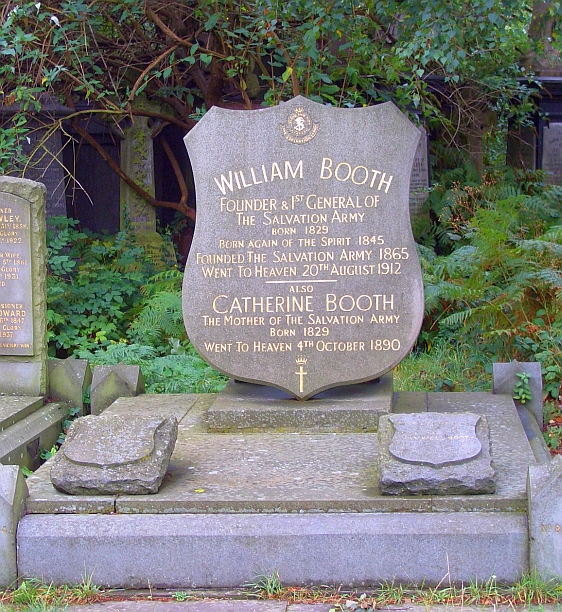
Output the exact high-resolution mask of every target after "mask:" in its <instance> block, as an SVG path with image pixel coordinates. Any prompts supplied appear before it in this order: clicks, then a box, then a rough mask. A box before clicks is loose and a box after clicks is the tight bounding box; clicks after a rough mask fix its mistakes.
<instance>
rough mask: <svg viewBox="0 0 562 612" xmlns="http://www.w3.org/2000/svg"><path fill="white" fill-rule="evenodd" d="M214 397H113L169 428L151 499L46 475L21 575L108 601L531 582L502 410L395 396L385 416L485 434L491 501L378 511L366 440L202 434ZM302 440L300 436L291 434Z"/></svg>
mask: <svg viewBox="0 0 562 612" xmlns="http://www.w3.org/2000/svg"><path fill="white" fill-rule="evenodd" d="M215 401H216V396H213V395H200V396H197V395H168V396H162V395H158V396H156V395H154V396H151V395H144V396H138V397H135V398H120V399H119V400H117V401H116V402H115V403H114V404H113V405H112V406H111V407H110V408H109V409H108V410H107V411H105V413H104V414H127V415H129V416H131V417H134V416H135V415H149V414H161V415H163V416H172V415H173V416H175V417H176V418H177V419H178V421H179V433H178V441H177V443H176V448H175V450H174V454H173V455H172V459H171V462H170V469H169V472H168V475H167V476H166V478H165V481H164V483H163V485H162V487H161V489H160V491H159V493H158V494H156V495H136V496H132V495H129V496H126V495H123V496H111V495H106V496H91V497H89V496H71V495H65V494H63V493H59V492H57V491H56V490H55V489H54V488H53V487H52V485H51V483H50V479H49V469H50V462H48V463H47V464H45V466H43V467H42V468H41V469H40V470H38V471H37V472H36V473H35V474H34V475H33V476H31V477H30V478H29V479H28V481H27V483H28V487H29V490H30V497H29V498H28V500H27V507H26V509H27V515H26V516H24V517H23V519H22V520H21V522H20V525H19V530H18V571H19V574H20V576H22V577H24V576H25V577H39V578H42V579H43V580H45V581H47V582H54V583H72V582H79V581H80V580H81V579H82V577H83V576H84V572H86V573H87V575H88V576H90V575H91V578H92V580H93V582H94V583H97V584H100V585H106V586H111V587H122V588H126V587H136V588H138V587H145V588H146V587H148V585H151V586H152V587H166V588H182V587H185V588H188V587H200V588H205V587H206V588H211V587H212V588H218V587H236V586H241V585H242V584H244V583H248V582H250V581H252V579H253V578H255V576H256V575H257V574H271V573H272V572H274V571H277V572H278V573H279V576H280V578H281V580H282V581H283V582H284V583H286V584H294V585H299V584H310V583H315V584H327V585H339V584H342V585H346V586H361V585H374V584H377V583H379V582H380V581H383V580H393V579H394V580H397V581H400V582H407V583H412V582H415V583H421V582H424V581H425V583H426V584H436V583H439V582H441V581H442V580H443V579H445V580H446V581H449V579H450V580H454V581H464V582H465V583H466V582H467V581H469V580H479V581H482V580H488V579H489V578H490V577H491V576H496V577H497V580H498V581H505V582H514V581H516V580H517V579H519V578H520V577H521V575H522V574H523V573H524V572H526V571H528V570H529V551H528V526H527V515H526V509H527V493H526V477H527V468H528V466H529V465H536V464H537V460H536V458H535V455H534V454H533V450H532V448H531V446H530V444H529V442H528V439H527V436H526V435H525V431H524V429H523V427H522V424H521V420H520V418H519V416H518V414H517V410H516V408H515V406H514V403H513V400H512V399H511V398H510V397H509V396H507V395H493V394H491V393H439V394H434V393H429V394H427V393H400V394H397V395H395V397H394V405H393V410H394V411H397V412H400V411H402V412H404V411H427V410H429V411H435V412H465V411H469V412H474V413H476V414H484V415H485V416H486V417H487V419H488V422H489V425H490V440H491V449H492V459H493V461H494V466H495V469H496V472H497V487H496V492H495V493H494V494H490V495H471V496H461V495H458V496H454V495H453V496H414V497H402V496H397V497H389V496H384V495H381V494H380V491H379V490H378V473H377V454H378V441H377V434H376V433H371V432H364V433H358V432H351V433H350V432H347V433H342V432H340V433H337V432H326V431H319V432H314V431H308V432H301V431H298V430H297V429H295V430H293V431H290V430H287V431H281V432H279V431H276V430H274V431H265V432H264V431H261V432H248V431H242V432H241V431H234V432H229V433H211V432H209V431H208V429H207V425H206V423H207V418H208V411H209V408H210V407H212V406H213V404H214V402H215ZM297 432H298V433H297Z"/></svg>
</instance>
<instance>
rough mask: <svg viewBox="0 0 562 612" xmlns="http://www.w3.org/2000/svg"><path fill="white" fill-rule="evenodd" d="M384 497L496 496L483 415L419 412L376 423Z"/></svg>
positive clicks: (384, 417)
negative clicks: (494, 494)
mask: <svg viewBox="0 0 562 612" xmlns="http://www.w3.org/2000/svg"><path fill="white" fill-rule="evenodd" d="M379 453H380V454H379V469H380V481H379V485H380V490H381V493H382V494H383V495H474V494H483V493H493V492H494V491H495V487H496V485H495V470H494V468H493V466H492V459H491V454H490V433H489V427H488V421H487V419H486V417H485V416H483V415H479V414H473V413H470V412H463V413H437V412H422V413H419V414H392V415H384V416H382V417H381V418H380V420H379Z"/></svg>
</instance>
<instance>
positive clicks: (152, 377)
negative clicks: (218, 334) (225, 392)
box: [78, 342, 228, 393]
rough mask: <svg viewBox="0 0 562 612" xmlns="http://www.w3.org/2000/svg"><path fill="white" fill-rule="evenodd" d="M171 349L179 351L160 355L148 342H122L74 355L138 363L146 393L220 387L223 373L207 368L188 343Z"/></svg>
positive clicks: (112, 362)
mask: <svg viewBox="0 0 562 612" xmlns="http://www.w3.org/2000/svg"><path fill="white" fill-rule="evenodd" d="M174 349H175V351H176V353H178V352H179V353H181V354H169V355H164V356H160V350H159V349H157V348H154V347H152V346H146V345H140V344H126V343H124V342H122V343H118V344H112V345H110V346H108V347H106V348H105V349H99V350H96V351H94V352H89V351H79V352H78V355H79V357H80V358H81V359H88V361H89V362H90V364H92V365H94V366H95V365H116V364H119V363H126V364H129V365H138V366H140V368H141V371H142V373H143V376H144V380H145V386H146V392H147V393H215V392H218V391H220V390H221V389H222V388H223V387H224V385H225V384H226V381H227V380H228V379H227V377H226V376H224V375H222V374H219V373H218V372H217V371H216V370H214V369H213V368H211V366H209V365H208V364H207V363H206V362H205V361H204V360H203V359H202V358H201V357H200V356H199V355H198V354H197V352H196V351H195V349H194V348H193V347H192V346H191V345H190V344H187V346H186V347H182V346H179V345H178V344H175V343H173V347H172V350H174Z"/></svg>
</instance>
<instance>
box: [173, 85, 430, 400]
mask: <svg viewBox="0 0 562 612" xmlns="http://www.w3.org/2000/svg"><path fill="white" fill-rule="evenodd" d="M241 135H243V136H241ZM418 139H419V130H418V129H417V128H416V127H415V126H414V125H413V124H412V123H410V122H409V121H408V120H407V119H406V117H405V116H404V115H403V114H402V113H401V112H400V111H399V110H398V109H397V108H396V107H395V106H394V105H393V104H392V103H390V102H388V103H385V104H381V105H379V106H373V107H368V108H360V109H341V108H335V107H328V106H323V105H321V104H317V103H315V102H312V101H311V100H307V99H305V98H302V97H297V98H295V99H293V100H291V101H289V102H286V103H284V104H282V105H279V106H276V107H272V108H267V109H260V110H255V111H231V110H225V109H222V108H219V107H213V108H212V109H211V110H210V111H209V112H208V113H207V114H206V115H205V116H204V117H203V119H202V120H201V121H200V122H199V123H198V124H197V125H196V126H195V128H193V129H192V130H191V131H190V132H189V134H188V135H187V136H186V137H185V142H186V146H187V148H188V152H189V154H190V158H191V163H192V166H193V171H194V176H195V184H196V191H197V225H196V229H195V236H194V240H193V244H192V247H191V250H190V255H189V258H188V261H187V265H186V273H185V277H184V278H185V280H184V298H183V300H184V318H185V325H186V329H187V332H188V335H189V337H190V339H191V341H192V342H193V344H194V346H195V347H196V348H197V350H198V351H199V352H200V353H201V354H202V355H203V356H204V357H205V359H206V360H207V361H209V362H210V363H211V364H212V365H213V366H214V367H216V368H217V369H219V370H221V371H222V372H225V373H227V374H229V375H231V376H232V377H233V378H236V379H239V380H244V381H247V382H254V383H260V384H268V385H271V386H273V387H277V388H279V389H282V390H285V391H288V392H289V393H291V394H292V395H294V396H296V397H297V398H299V399H308V398H310V397H313V396H314V395H316V394H317V393H319V392H321V391H323V390H325V389H329V388H332V387H337V386H341V385H345V384H351V383H359V382H364V381H368V380H372V379H375V378H378V377H380V376H381V375H382V374H384V373H386V372H388V371H390V370H391V369H392V368H393V367H394V366H395V365H396V364H398V363H399V362H400V361H401V360H402V359H403V357H404V356H405V355H406V354H407V353H408V351H409V350H410V348H411V346H412V345H413V343H414V342H415V340H416V338H417V335H418V332H419V329H420V326H421V321H422V317H423V284H422V278H421V270H420V266H419V262H418V258H417V254H416V249H415V244H414V240H413V237H412V231H411V227H410V219H409V205H408V199H409V184H410V170H411V166H412V160H413V158H414V153H415V148H416V144H417V142H418Z"/></svg>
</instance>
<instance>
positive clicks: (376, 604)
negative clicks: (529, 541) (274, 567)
mask: <svg viewBox="0 0 562 612" xmlns="http://www.w3.org/2000/svg"><path fill="white" fill-rule="evenodd" d="M447 578H448V577H447V576H446V577H445V578H444V579H443V581H442V582H441V584H439V585H437V586H435V587H433V586H428V585H423V584H422V585H406V584H400V583H396V582H394V581H385V582H382V583H380V584H379V585H378V586H377V587H375V588H373V589H369V590H366V591H365V592H363V593H360V592H357V591H344V590H342V589H341V588H338V589H334V588H332V587H329V586H319V587H318V586H316V587H314V586H313V587H291V586H283V584H282V583H281V579H280V578H279V574H278V573H277V572H272V573H271V574H270V575H267V574H262V575H259V576H256V578H255V580H254V581H252V582H250V583H248V584H246V585H244V586H246V587H251V590H250V591H249V592H245V594H246V595H247V596H251V597H255V598H257V599H279V600H283V601H287V602H289V603H329V604H332V605H333V607H332V608H331V612H348V611H349V610H362V611H364V612H374V610H376V609H380V608H381V607H382V606H389V605H402V604H411V603H416V604H423V605H424V606H426V607H427V606H433V605H450V606H498V605H500V606H516V605H527V606H528V605H531V604H533V605H541V604H554V603H562V582H561V581H555V580H550V581H545V580H542V579H541V578H540V577H539V576H538V575H537V574H536V573H529V574H525V575H524V576H523V577H522V578H521V580H519V581H518V582H516V583H515V584H513V585H502V584H499V583H498V582H497V580H496V577H495V576H492V577H491V578H489V579H488V580H486V581H483V582H479V581H473V582H470V583H469V584H460V585H456V584H452V583H447Z"/></svg>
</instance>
